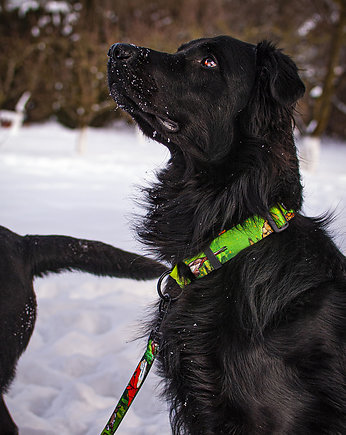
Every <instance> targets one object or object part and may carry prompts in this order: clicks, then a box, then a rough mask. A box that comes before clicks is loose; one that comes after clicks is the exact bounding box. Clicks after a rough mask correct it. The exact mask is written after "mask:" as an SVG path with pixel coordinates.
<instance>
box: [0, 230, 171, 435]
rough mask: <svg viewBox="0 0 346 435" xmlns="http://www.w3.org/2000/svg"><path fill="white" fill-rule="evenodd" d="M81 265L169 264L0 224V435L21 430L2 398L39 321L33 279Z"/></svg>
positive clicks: (88, 268)
mask: <svg viewBox="0 0 346 435" xmlns="http://www.w3.org/2000/svg"><path fill="white" fill-rule="evenodd" d="M71 270H79V271H82V272H88V273H92V274H94V275H99V276H113V277H121V278H133V279H153V278H156V277H158V276H159V275H160V274H161V273H163V271H164V270H165V267H164V266H162V265H161V264H159V263H157V262H156V261H154V260H151V259H149V258H145V257H142V256H139V255H136V254H133V253H130V252H126V251H123V250H121V249H118V248H114V247H113V246H111V245H107V244H105V243H101V242H96V241H91V240H82V239H76V238H73V237H67V236H25V237H22V236H19V235H18V234H15V233H13V232H12V231H10V230H8V229H7V228H4V227H0V435H5V434H6V435H10V434H11V435H12V434H16V433H17V427H16V425H15V424H14V422H13V420H12V419H11V417H10V414H9V412H8V410H7V408H6V405H5V403H4V400H3V394H4V393H5V392H6V391H7V389H8V387H9V385H10V383H11V382H12V380H13V377H14V375H15V367H16V363H17V361H18V359H19V357H20V355H21V354H22V353H23V352H24V350H25V349H26V347H27V345H28V342H29V340H30V337H31V334H32V332H33V329H34V325H35V320H36V297H35V293H34V288H33V279H34V278H35V277H38V276H43V275H44V274H46V273H49V272H54V273H59V272H62V271H71Z"/></svg>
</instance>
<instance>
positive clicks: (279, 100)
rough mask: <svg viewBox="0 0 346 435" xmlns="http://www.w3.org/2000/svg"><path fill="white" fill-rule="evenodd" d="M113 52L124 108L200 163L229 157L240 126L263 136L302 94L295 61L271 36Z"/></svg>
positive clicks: (117, 47) (114, 78)
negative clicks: (172, 49)
mask: <svg viewBox="0 0 346 435" xmlns="http://www.w3.org/2000/svg"><path fill="white" fill-rule="evenodd" d="M108 55H109V62H108V81H109V88H110V92H111V95H112V97H113V98H114V99H115V101H116V102H117V103H118V105H119V107H121V108H122V109H124V110H126V111H127V112H128V113H130V115H131V116H132V117H133V118H134V119H135V121H136V122H137V123H138V125H139V126H140V128H141V129H142V131H143V132H144V133H145V134H146V135H148V136H150V137H152V138H154V139H155V140H157V141H158V142H161V143H163V144H165V145H166V146H168V148H169V149H170V150H171V151H172V152H174V151H177V150H178V149H179V150H180V151H182V152H183V153H184V154H185V155H190V156H192V157H193V158H196V159H198V160H201V161H207V162H213V161H217V160H219V159H221V158H224V157H225V156H226V155H227V154H228V153H229V151H230V150H231V148H232V144H233V143H234V138H235V137H237V135H238V136H239V134H238V132H237V129H238V128H243V129H245V130H246V134H248V135H250V136H251V135H253V136H256V137H258V136H263V137H265V136H266V134H267V131H268V129H270V128H271V125H272V124H273V123H275V122H277V121H278V120H277V119H276V118H282V113H287V111H290V110H292V109H293V106H294V104H295V102H296V101H297V99H299V98H300V97H301V96H302V95H303V93H304V85H303V83H302V82H301V80H300V78H299V76H298V73H297V68H296V66H295V64H294V63H293V62H292V61H291V59H290V58H289V57H288V56H286V55H284V54H283V53H281V51H279V50H277V49H275V47H274V46H272V45H271V44H269V43H266V42H264V43H260V44H258V45H257V46H256V45H252V44H248V43H245V42H242V41H239V40H236V39H234V38H231V37H228V36H219V37H215V38H204V39H198V40H195V41H191V42H189V43H187V44H184V45H183V46H181V47H180V48H179V49H178V51H177V52H176V53H174V54H168V53H161V52H157V51H154V50H150V49H148V48H142V47H137V46H135V45H130V44H114V45H113V46H112V47H111V48H110V50H109V53H108ZM238 124H239V125H238ZM240 126H242V127H240ZM280 128H281V126H280Z"/></svg>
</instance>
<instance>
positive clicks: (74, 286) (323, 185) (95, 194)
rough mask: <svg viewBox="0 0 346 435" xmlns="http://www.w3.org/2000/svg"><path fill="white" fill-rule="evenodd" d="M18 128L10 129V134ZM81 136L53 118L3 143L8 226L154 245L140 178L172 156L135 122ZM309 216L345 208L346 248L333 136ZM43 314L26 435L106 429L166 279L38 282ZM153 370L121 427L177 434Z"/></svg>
mask: <svg viewBox="0 0 346 435" xmlns="http://www.w3.org/2000/svg"><path fill="white" fill-rule="evenodd" d="M5 134H6V132H5V133H4V132H3V131H0V143H1V139H2V138H3V137H5ZM76 135H77V133H76V132H75V131H71V130H67V129H64V128H63V127H61V126H59V125H57V124H55V123H48V124H45V125H40V126H30V127H23V128H22V129H21V130H20V132H19V134H18V135H17V136H15V137H8V139H7V140H6V141H5V142H3V143H2V145H0V200H1V204H2V206H1V208H0V225H3V226H6V227H8V228H10V229H11V230H13V231H15V232H18V233H20V234H27V233H32V234H67V235H71V236H75V237H83V238H89V239H97V240H102V241H104V242H107V243H111V244H113V245H115V246H117V247H120V248H124V249H128V250H134V251H137V252H142V248H141V246H139V244H138V243H137V242H136V241H135V239H134V236H133V234H132V233H131V231H130V224H131V221H132V215H133V213H135V212H138V208H137V206H135V204H134V202H133V200H132V199H131V198H133V197H135V196H136V190H135V188H134V185H136V184H138V185H142V184H143V182H144V181H143V180H150V179H152V178H153V170H155V168H158V167H160V166H162V164H163V163H164V162H165V161H166V159H167V157H168V153H167V151H166V150H165V149H164V147H163V146H161V145H159V144H156V143H154V142H148V141H147V142H144V141H140V140H139V139H138V136H137V135H135V133H134V131H133V130H132V129H130V128H128V127H126V126H124V125H121V124H119V125H116V126H114V127H112V128H108V129H98V130H96V129H91V130H89V133H88V144H87V151H86V153H85V154H84V155H78V154H76V151H75V143H76ZM304 184H305V206H304V210H305V212H306V214H308V215H320V214H322V213H323V212H325V211H326V210H328V209H331V210H335V215H336V218H335V221H334V223H333V226H332V231H333V233H334V235H335V240H336V243H337V244H338V245H339V247H340V248H341V249H342V250H343V252H346V144H340V143H334V142H332V141H328V142H324V143H323V147H322V151H321V162H320V166H319V169H318V171H317V172H316V173H314V174H307V173H306V174H304ZM35 289H36V293H37V298H38V305H39V315H38V321H37V324H36V328H35V331H34V334H33V337H32V339H31V341H30V343H29V347H28V349H27V351H26V352H25V354H24V355H23V356H22V358H21V359H20V361H19V364H18V370H17V377H16V379H15V382H14V383H13V385H12V387H11V389H10V392H9V394H8V396H7V398H6V400H7V404H8V407H9V408H10V411H11V413H12V415H13V417H14V419H15V421H16V423H17V424H18V425H19V428H20V434H21V435H80V434H84V435H97V434H98V433H100V432H101V430H102V429H103V427H104V425H105V423H106V422H107V420H108V418H109V416H110V414H111V412H112V411H113V408H114V406H115V405H116V403H117V400H118V398H119V397H120V395H121V393H122V391H123V389H124V387H125V385H126V383H127V382H128V380H129V377H130V376H131V374H132V372H133V370H134V368H135V366H136V364H137V362H138V359H139V358H140V357H141V355H142V353H143V350H144V347H145V344H146V343H145V341H146V340H145V339H144V340H138V341H134V342H133V341H131V340H132V339H133V338H134V337H136V334H137V333H138V329H139V325H140V323H141V319H144V318H146V315H147V314H146V307H148V306H149V305H150V304H151V303H152V302H153V301H155V300H156V289H155V282H154V281H152V282H147V283H137V282H135V281H131V280H121V279H111V278H96V277H93V276H91V275H86V274H82V273H69V274H67V273H66V274H63V275H58V276H54V275H50V276H49V277H46V278H44V279H38V280H36V282H35ZM158 392H159V387H158V378H157V377H156V375H155V374H154V371H152V372H151V373H150V375H149V377H148V380H147V381H146V383H145V384H144V386H143V388H142V390H141V391H140V393H139V395H138V397H137V398H136V400H135V402H134V405H133V406H132V407H131V409H130V411H129V412H128V415H127V417H126V418H125V420H124V421H123V423H122V424H121V427H120V429H119V434H122V435H130V434H131V435H136V434H138V435H156V434H163V435H164V434H167V435H168V434H169V433H170V429H169V424H168V413H167V407H166V405H165V403H164V402H163V401H162V400H161V399H160V398H159V397H158Z"/></svg>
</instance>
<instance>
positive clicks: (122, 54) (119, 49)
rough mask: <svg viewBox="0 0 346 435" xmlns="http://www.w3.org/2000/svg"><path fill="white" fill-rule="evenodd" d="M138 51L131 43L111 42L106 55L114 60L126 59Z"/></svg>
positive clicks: (132, 56)
mask: <svg viewBox="0 0 346 435" xmlns="http://www.w3.org/2000/svg"><path fill="white" fill-rule="evenodd" d="M137 53H138V47H136V46H135V45H132V44H120V43H117V44H113V45H112V46H111V48H110V49H109V51H108V57H110V58H112V59H114V60H122V61H128V60H130V59H132V58H134V57H135V56H136V55H137Z"/></svg>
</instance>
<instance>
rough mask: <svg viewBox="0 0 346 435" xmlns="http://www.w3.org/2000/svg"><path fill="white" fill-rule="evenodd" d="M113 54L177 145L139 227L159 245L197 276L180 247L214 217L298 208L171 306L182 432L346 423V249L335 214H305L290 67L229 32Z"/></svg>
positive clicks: (169, 380)
mask: <svg viewBox="0 0 346 435" xmlns="http://www.w3.org/2000/svg"><path fill="white" fill-rule="evenodd" d="M109 58H110V59H109V63H108V72H109V86H110V91H111V94H112V96H113V98H114V99H115V100H116V101H117V102H118V104H119V106H120V107H122V108H123V109H125V110H126V111H128V112H129V113H130V114H131V115H132V116H133V118H134V119H135V120H136V121H137V122H138V124H139V126H140V127H141V129H142V130H143V132H144V133H145V134H147V135H149V136H152V137H154V138H155V139H156V140H157V141H158V142H161V143H163V144H164V145H166V146H167V147H168V149H169V150H170V152H171V158H170V160H169V162H168V165H167V167H166V168H164V169H163V170H161V171H160V172H159V173H158V175H157V182H156V183H155V184H154V185H153V186H152V187H151V188H149V189H147V190H146V202H147V207H148V212H147V215H146V217H145V219H144V222H142V224H141V226H139V227H138V233H139V236H140V238H141V239H142V240H143V241H144V243H145V244H146V245H147V246H149V247H150V248H151V249H152V250H153V251H154V252H155V253H156V255H157V257H158V258H159V259H162V260H165V261H167V262H169V263H171V265H172V266H173V265H175V264H178V265H179V267H180V273H181V274H182V275H184V276H188V277H189V278H193V277H192V275H191V273H190V272H189V270H187V268H186V267H183V265H182V263H181V261H182V260H183V259H184V258H188V257H190V256H191V255H195V254H197V253H199V252H201V251H203V248H205V247H206V246H208V244H209V243H210V242H211V240H212V239H213V238H214V237H216V236H217V235H218V233H219V232H220V231H221V230H223V229H228V228H231V227H233V226H234V225H237V224H240V223H242V222H243V221H244V220H245V219H246V218H248V217H250V216H253V215H261V216H265V214H266V213H267V212H268V210H269V208H270V207H271V206H272V205H274V204H275V203H277V202H280V203H283V204H284V205H285V206H286V207H287V208H288V209H294V210H295V212H296V216H295V217H294V218H293V219H292V220H291V221H290V225H289V227H288V229H286V230H285V231H283V232H282V233H277V234H272V235H270V236H269V237H267V238H265V239H264V240H263V241H261V242H259V243H257V244H255V245H253V246H251V247H248V248H247V249H245V250H243V251H242V252H241V253H240V254H238V255H237V256H236V257H235V258H234V259H233V260H231V261H229V262H228V263H226V264H225V265H224V266H223V267H222V268H221V269H219V270H217V271H214V272H212V273H211V274H209V275H208V276H207V277H205V278H202V279H199V280H194V281H193V282H192V283H191V284H190V285H188V286H187V287H185V288H184V290H183V292H182V295H181V296H180V298H179V299H178V300H177V301H176V302H174V303H173V304H172V306H171V308H170V311H169V313H168V315H167V317H166V319H165V321H164V324H163V348H162V351H161V353H160V355H159V361H160V372H161V375H162V377H163V378H164V382H165V394H166V397H167V399H168V401H169V402H170V405H171V414H170V415H171V425H172V431H173V433H174V434H191V435H197V434H201V435H212V434H213V435H215V434H244V435H245V434H246V435H248V434H280V435H282V434H291V435H293V434H294V435H298V434H301V435H303V434H317V433H318V434H344V433H346V388H345V387H346V380H345V372H346V353H345V338H346V337H345V335H346V276H345V269H346V262H345V257H344V256H343V255H342V254H341V253H340V251H339V250H338V249H337V248H336V246H335V245H334V243H333V242H332V240H331V238H330V237H329V235H328V233H327V230H326V228H325V227H326V221H323V220H318V219H313V218H308V217H304V216H303V215H301V214H300V213H299V211H300V209H301V206H302V186H301V182H300V175H299V166H298V159H297V155H296V148H295V144H294V139H293V133H292V129H293V112H294V107H295V104H296V102H297V100H298V99H299V98H300V97H301V96H302V95H303V93H304V85H303V83H302V82H301V80H300V78H299V76H298V71H297V67H296V65H295V64H294V62H293V61H292V60H291V59H290V58H289V57H288V56H286V55H285V54H283V53H282V52H281V51H280V50H278V49H277V48H276V47H275V46H274V45H272V44H271V43H269V42H266V41H264V42H261V43H259V44H258V45H257V46H255V45H252V44H247V43H244V42H241V41H238V40H236V39H233V38H230V37H227V36H221V37H216V38H211V39H200V40H196V41H191V42H190V43H188V44H185V45H184V46H182V47H181V48H180V49H179V50H178V51H177V53H175V54H167V53H159V52H156V51H153V50H149V49H146V48H141V47H136V46H133V45H127V44H115V45H113V46H112V47H111V49H110V52H109ZM206 59H208V61H207V62H206V61H205V60H206ZM210 59H212V60H213V61H214V64H213V63H212V62H210ZM208 65H212V67H208ZM163 121H164V122H163ZM166 290H167V292H169V293H171V294H176V293H177V292H179V289H178V287H177V284H176V283H175V282H174V281H173V280H171V281H169V283H168V285H167V289H166Z"/></svg>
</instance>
